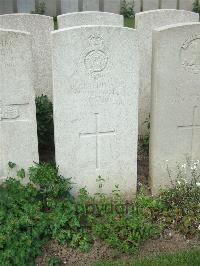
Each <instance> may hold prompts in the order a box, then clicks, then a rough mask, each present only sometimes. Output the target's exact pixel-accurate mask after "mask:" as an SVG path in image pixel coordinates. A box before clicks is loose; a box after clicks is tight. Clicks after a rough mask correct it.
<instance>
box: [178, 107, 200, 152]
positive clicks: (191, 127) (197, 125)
mask: <svg viewBox="0 0 200 266" xmlns="http://www.w3.org/2000/svg"><path fill="white" fill-rule="evenodd" d="M197 109H198V106H194V107H193V112H192V123H191V124H190V125H181V126H178V128H179V129H185V130H191V131H192V137H191V144H190V154H191V157H193V150H194V145H195V143H194V134H195V131H196V130H197V129H200V122H199V123H196V122H195V117H196V116H195V115H196V112H197Z"/></svg>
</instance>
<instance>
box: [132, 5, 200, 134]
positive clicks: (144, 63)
mask: <svg viewBox="0 0 200 266" xmlns="http://www.w3.org/2000/svg"><path fill="white" fill-rule="evenodd" d="M198 20H199V15H198V14H196V13H192V12H188V11H183V10H173V9H163V10H154V11H147V12H141V13H138V14H136V17H135V23H136V29H137V31H138V34H139V49H140V90H139V134H140V135H144V134H145V132H146V125H145V124H144V122H145V121H146V119H147V118H148V117H149V113H150V95H151V63H152V29H154V28H156V27H160V26H165V25H168V24H176V23H184V22H196V21H198Z"/></svg>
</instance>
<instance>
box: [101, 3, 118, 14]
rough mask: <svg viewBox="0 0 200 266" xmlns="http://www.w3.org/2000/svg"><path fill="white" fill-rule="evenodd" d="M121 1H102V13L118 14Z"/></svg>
mask: <svg viewBox="0 0 200 266" xmlns="http://www.w3.org/2000/svg"><path fill="white" fill-rule="evenodd" d="M120 7H121V0H106V1H104V11H105V12H111V13H116V14H119V13H120Z"/></svg>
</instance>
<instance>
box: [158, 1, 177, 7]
mask: <svg viewBox="0 0 200 266" xmlns="http://www.w3.org/2000/svg"><path fill="white" fill-rule="evenodd" d="M161 8H163V9H165V8H166V9H167V8H171V9H176V8H177V0H164V1H162V2H161Z"/></svg>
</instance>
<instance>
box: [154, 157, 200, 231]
mask: <svg viewBox="0 0 200 266" xmlns="http://www.w3.org/2000/svg"><path fill="white" fill-rule="evenodd" d="M168 172H169V178H172V180H174V181H172V184H171V187H170V188H166V189H162V190H161V192H160V195H159V201H160V202H161V203H162V204H163V209H162V213H161V214H159V216H160V219H162V220H163V221H164V222H165V226H166V227H170V228H172V229H174V230H177V231H179V232H180V233H182V234H184V235H189V236H191V235H196V234H199V236H200V164H199V161H193V160H189V159H187V161H186V163H185V164H183V165H178V166H177V171H175V172H174V176H172V174H173V172H172V171H170V170H169V169H168Z"/></svg>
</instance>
